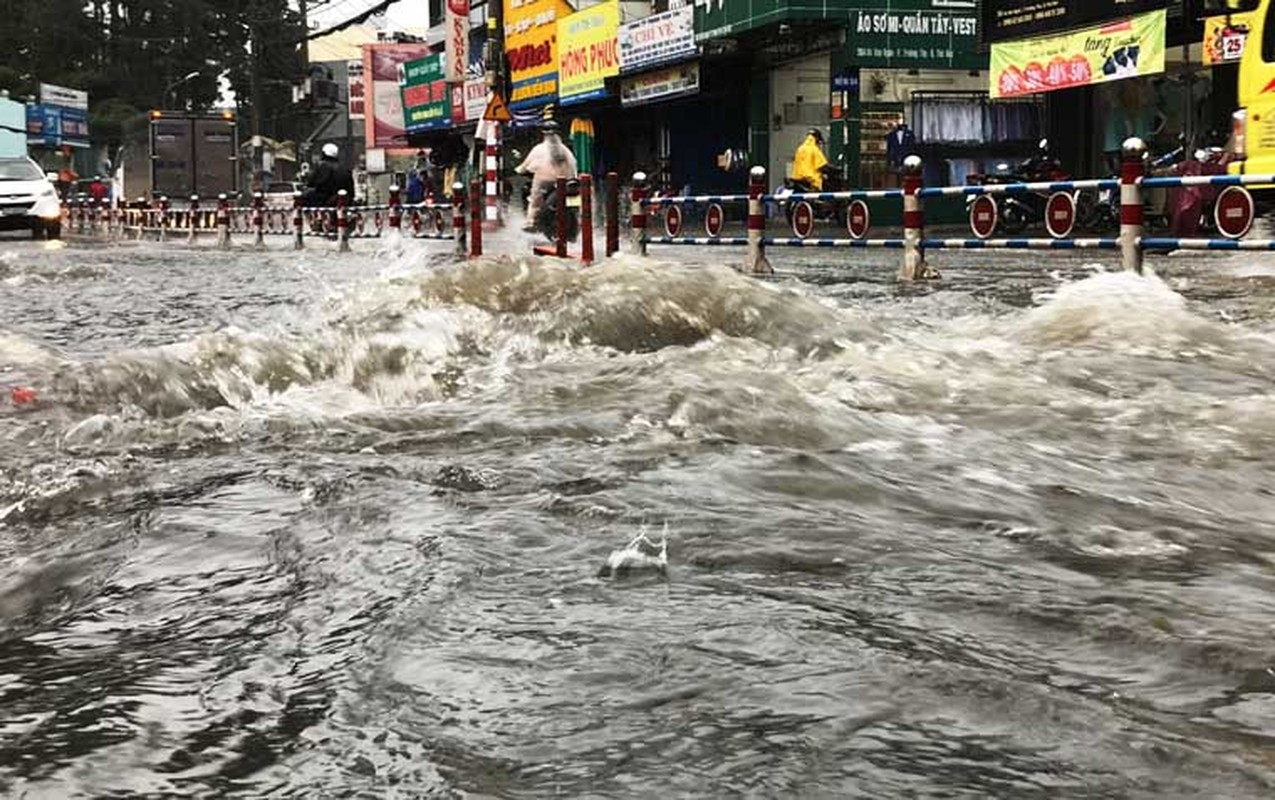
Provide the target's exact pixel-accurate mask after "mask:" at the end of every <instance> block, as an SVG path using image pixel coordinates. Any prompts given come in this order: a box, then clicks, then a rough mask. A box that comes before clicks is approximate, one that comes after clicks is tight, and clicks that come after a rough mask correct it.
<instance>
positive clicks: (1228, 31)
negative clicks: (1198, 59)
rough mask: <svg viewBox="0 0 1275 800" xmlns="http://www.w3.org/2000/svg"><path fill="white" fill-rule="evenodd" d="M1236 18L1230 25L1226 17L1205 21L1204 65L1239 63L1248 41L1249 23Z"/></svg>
mask: <svg viewBox="0 0 1275 800" xmlns="http://www.w3.org/2000/svg"><path fill="white" fill-rule="evenodd" d="M1240 19H1241V18H1240V17H1236V18H1233V19H1232V20H1231V22H1230V23H1229V24H1228V23H1227V21H1226V17H1224V16H1223V17H1209V18H1208V19H1206V20H1204V65H1205V66H1212V65H1214V64H1226V63H1228V62H1231V61H1239V60H1240V57H1241V56H1243V55H1244V44H1245V42H1247V41H1248V23H1247V22H1240V21H1239V20H1240Z"/></svg>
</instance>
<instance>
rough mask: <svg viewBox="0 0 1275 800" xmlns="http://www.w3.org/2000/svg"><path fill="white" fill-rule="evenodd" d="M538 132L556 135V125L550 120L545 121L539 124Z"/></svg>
mask: <svg viewBox="0 0 1275 800" xmlns="http://www.w3.org/2000/svg"><path fill="white" fill-rule="evenodd" d="M540 132H541V133H557V132H558V123H556V122H554V121H553V120H551V119H547V120H545V121H544V122H542V123H540Z"/></svg>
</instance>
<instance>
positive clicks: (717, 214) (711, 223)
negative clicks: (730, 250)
mask: <svg viewBox="0 0 1275 800" xmlns="http://www.w3.org/2000/svg"><path fill="white" fill-rule="evenodd" d="M725 219H726V211H725V209H723V208H722V206H721V204H720V203H713V204H712V205H710V206H709V207H708V210H707V211H705V212H704V233H706V234H708V235H709V236H721V234H722V222H723V221H724V220H725Z"/></svg>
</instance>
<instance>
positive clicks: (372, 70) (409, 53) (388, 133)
mask: <svg viewBox="0 0 1275 800" xmlns="http://www.w3.org/2000/svg"><path fill="white" fill-rule="evenodd" d="M429 54H430V52H429V45H427V44H423V43H412V44H399V43H390V42H383V43H377V44H365V45H363V88H364V91H365V93H366V95H367V99H366V100H365V102H364V105H363V113H364V115H365V119H364V120H363V126H364V137H365V139H366V141H367V146H368V147H369V148H377V147H382V148H386V149H387V150H389V151H390V154H391V155H394V154H395V151H402V150H406V149H407V147H408V144H407V129H406V128H405V127H404V117H405V115H404V113H403V71H404V65H405V64H406V63H407V62H409V61H414V60H417V59H421V58H425V57H426V56H428V55H429Z"/></svg>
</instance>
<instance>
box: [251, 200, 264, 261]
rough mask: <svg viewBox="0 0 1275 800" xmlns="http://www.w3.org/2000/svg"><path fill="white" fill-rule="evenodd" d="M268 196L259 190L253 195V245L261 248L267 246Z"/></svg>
mask: <svg viewBox="0 0 1275 800" xmlns="http://www.w3.org/2000/svg"><path fill="white" fill-rule="evenodd" d="M265 208H266V196H265V195H264V194H262V193H261V192H257V193H256V194H254V195H253V196H252V246H253V247H255V248H257V249H259V250H260V249H261V248H263V247H265V246H266V215H265Z"/></svg>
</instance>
